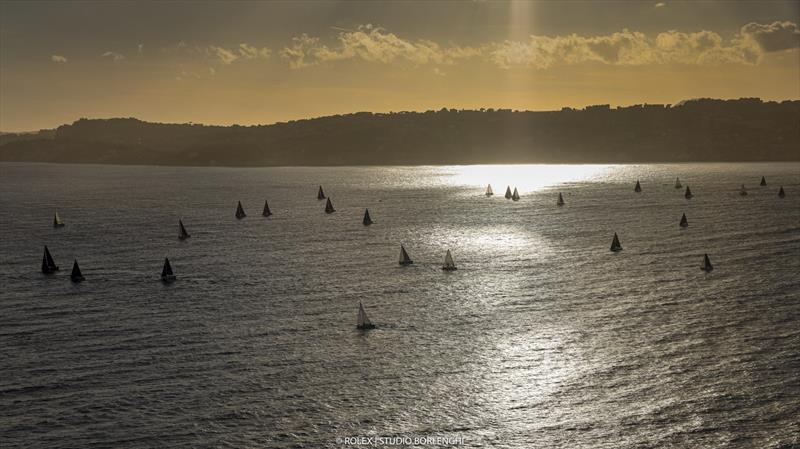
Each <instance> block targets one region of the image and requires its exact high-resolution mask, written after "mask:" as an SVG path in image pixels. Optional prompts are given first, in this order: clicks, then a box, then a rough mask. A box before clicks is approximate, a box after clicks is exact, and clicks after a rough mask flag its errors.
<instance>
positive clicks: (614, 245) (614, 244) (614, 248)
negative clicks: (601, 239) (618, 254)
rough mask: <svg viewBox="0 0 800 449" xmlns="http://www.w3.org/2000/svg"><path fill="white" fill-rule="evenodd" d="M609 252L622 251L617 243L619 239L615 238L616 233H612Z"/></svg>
mask: <svg viewBox="0 0 800 449" xmlns="http://www.w3.org/2000/svg"><path fill="white" fill-rule="evenodd" d="M611 251H622V245H620V243H619V237H617V233H616V232H615V233H614V240H612V241H611Z"/></svg>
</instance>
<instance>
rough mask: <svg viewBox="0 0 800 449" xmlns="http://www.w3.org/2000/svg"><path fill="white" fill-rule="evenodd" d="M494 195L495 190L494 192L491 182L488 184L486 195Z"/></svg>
mask: <svg viewBox="0 0 800 449" xmlns="http://www.w3.org/2000/svg"><path fill="white" fill-rule="evenodd" d="M492 195H494V192H492V185H491V184H489V185H487V186H486V196H492Z"/></svg>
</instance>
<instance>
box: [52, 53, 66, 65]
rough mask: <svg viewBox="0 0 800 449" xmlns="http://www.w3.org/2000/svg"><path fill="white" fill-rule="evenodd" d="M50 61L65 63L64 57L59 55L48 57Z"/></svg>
mask: <svg viewBox="0 0 800 449" xmlns="http://www.w3.org/2000/svg"><path fill="white" fill-rule="evenodd" d="M50 60H51V61H53V62H59V63H65V62H67V58H66V56H61V55H52V56H50Z"/></svg>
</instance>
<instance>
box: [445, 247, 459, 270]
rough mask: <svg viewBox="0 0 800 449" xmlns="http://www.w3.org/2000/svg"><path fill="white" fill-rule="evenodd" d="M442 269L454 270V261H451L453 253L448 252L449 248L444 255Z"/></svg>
mask: <svg viewBox="0 0 800 449" xmlns="http://www.w3.org/2000/svg"><path fill="white" fill-rule="evenodd" d="M442 269H443V270H455V269H456V263H455V262H454V261H453V255H452V254H450V250H449V249H448V250H447V254H445V255H444V265H443V266H442Z"/></svg>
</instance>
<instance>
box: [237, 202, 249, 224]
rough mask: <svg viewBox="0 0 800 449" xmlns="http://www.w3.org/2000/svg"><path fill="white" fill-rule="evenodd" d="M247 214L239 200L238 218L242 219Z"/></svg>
mask: <svg viewBox="0 0 800 449" xmlns="http://www.w3.org/2000/svg"><path fill="white" fill-rule="evenodd" d="M246 216H247V214H246V213H244V208H243V207H242V202H241V201H239V204H237V205H236V218H238V219H239V220H241V219H242V218H244V217H246Z"/></svg>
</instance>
